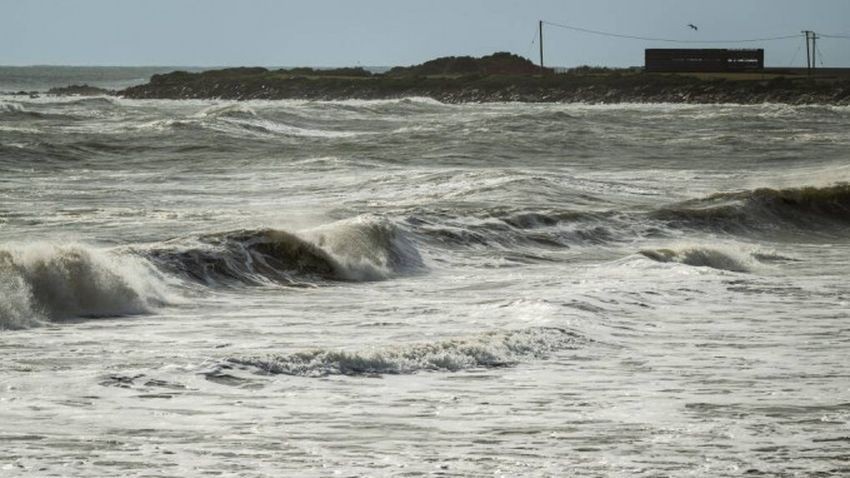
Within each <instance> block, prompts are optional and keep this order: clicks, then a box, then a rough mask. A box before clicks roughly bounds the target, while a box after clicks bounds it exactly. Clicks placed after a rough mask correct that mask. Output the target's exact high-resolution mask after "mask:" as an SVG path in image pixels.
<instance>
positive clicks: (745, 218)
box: [654, 184, 850, 231]
mask: <svg viewBox="0 0 850 478" xmlns="http://www.w3.org/2000/svg"><path fill="white" fill-rule="evenodd" d="M654 216H655V217H656V218H659V219H662V220H669V221H673V222H680V223H685V224H686V225H691V226H698V227H708V228H712V229H720V230H723V231H737V230H753V229H755V230H758V229H775V228H777V227H783V228H788V227H791V228H795V229H804V230H822V229H824V228H827V227H829V226H846V225H848V224H850V185H848V184H837V185H833V186H828V187H821V188H817V187H802V188H788V189H769V188H762V189H755V190H751V191H743V192H735V193H720V194H714V195H712V196H709V197H707V198H703V199H697V200H693V201H686V202H684V203H680V204H678V205H675V206H672V207H669V208H665V209H662V210H659V211H656V213H655V214H654Z"/></svg>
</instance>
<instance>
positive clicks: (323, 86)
mask: <svg viewBox="0 0 850 478" xmlns="http://www.w3.org/2000/svg"><path fill="white" fill-rule="evenodd" d="M50 94H83V95H85V94H115V95H119V96H123V97H126V98H137V99H228V100H280V99H305V100H343V99H392V98H404V97H415V96H418V97H428V98H433V99H435V100H437V101H441V102H444V103H484V102H528V103H542V102H553V103H702V104H706V103H737V104H760V103H785V104H792V105H804V104H824V105H850V76H846V75H845V76H840V75H836V76H831V77H830V76H818V77H815V78H810V77H806V76H800V75H783V74H777V73H770V72H763V73H761V72H757V73H753V72H750V73H744V74H721V75H716V74H715V75H705V74H703V75H699V74H690V75H688V74H653V73H645V72H643V71H642V70H640V69H621V70H618V69H606V68H589V67H584V68H577V69H574V70H571V71H568V72H565V73H558V74H556V73H555V72H554V71H553V70H548V69H547V70H544V71H541V70H540V69H539V68H538V67H537V66H535V65H534V64H533V63H531V62H530V61H529V60H528V59H526V58H523V57H520V56H517V55H512V54H510V53H506V52H499V53H494V54H493V55H489V56H485V57H481V58H473V57H444V58H437V59H434V60H430V61H428V62H425V63H423V64H420V65H414V66H410V67H396V68H393V69H391V70H389V71H387V72H385V73H382V74H374V73H371V72H369V71H367V70H364V69H362V68H339V69H331V70H328V69H324V70H316V69H311V68H292V69H279V70H268V69H266V68H227V69H220V70H208V71H202V72H197V73H189V72H185V71H175V72H171V73H167V74H161V75H153V76H152V77H151V79H150V81H149V82H148V83H146V84H143V85H138V86H133V87H130V88H126V89H124V90H121V91H117V92H110V91H106V90H100V89H97V88H92V87H87V86H85V85H83V86H70V87H66V88H60V89H56V90H52V91H51V92H50Z"/></svg>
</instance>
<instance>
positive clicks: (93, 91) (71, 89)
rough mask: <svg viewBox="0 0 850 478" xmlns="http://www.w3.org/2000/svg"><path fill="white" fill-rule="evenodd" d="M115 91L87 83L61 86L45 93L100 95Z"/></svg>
mask: <svg viewBox="0 0 850 478" xmlns="http://www.w3.org/2000/svg"><path fill="white" fill-rule="evenodd" d="M115 93H116V92H115V91H114V90H107V89H104V88H98V87H96V86H89V85H70V86H61V87H57V88H51V89H49V90H47V94H48V95H53V96H102V95H114V94H115Z"/></svg>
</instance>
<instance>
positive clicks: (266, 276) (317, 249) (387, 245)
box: [147, 217, 423, 285]
mask: <svg viewBox="0 0 850 478" xmlns="http://www.w3.org/2000/svg"><path fill="white" fill-rule="evenodd" d="M147 255H148V257H150V258H151V259H152V260H153V261H154V262H156V263H157V264H158V265H160V266H162V267H164V268H166V269H169V270H171V271H174V272H177V273H179V274H180V275H182V276H184V277H188V278H190V279H193V280H196V281H200V282H202V283H204V284H208V285H214V284H226V283H228V282H238V283H244V284H249V285H258V284H262V283H266V282H275V283H281V284H288V285H298V284H300V283H301V281H302V280H310V279H319V280H343V281H375V280H383V279H388V278H390V277H393V276H395V275H397V274H401V273H404V272H406V271H410V270H414V269H417V268H419V267H422V265H423V264H422V258H421V256H420V255H419V251H418V250H417V248H416V246H415V244H414V243H413V242H412V241H411V240H410V239H408V238H407V236H406V235H405V234H404V233H403V231H401V230H400V229H399V228H398V227H396V226H395V225H394V224H393V223H391V222H389V221H386V220H383V219H380V218H374V217H360V218H355V219H352V220H348V221H340V222H337V223H333V224H331V225H328V226H324V227H321V228H317V229H313V230H308V231H304V232H302V233H299V234H294V233H291V232H288V231H283V230H276V229H259V230H241V231H232V232H225V233H218V234H208V235H204V236H200V237H198V238H195V239H194V240H193V244H192V245H190V246H185V245H183V244H180V243H179V242H178V243H176V244H173V245H172V247H168V248H159V249H154V250H151V251H149V252H148V253H147Z"/></svg>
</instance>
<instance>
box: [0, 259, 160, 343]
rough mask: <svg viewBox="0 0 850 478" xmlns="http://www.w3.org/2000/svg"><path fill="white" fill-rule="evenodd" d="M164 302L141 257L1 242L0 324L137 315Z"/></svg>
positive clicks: (0, 326)
mask: <svg viewBox="0 0 850 478" xmlns="http://www.w3.org/2000/svg"><path fill="white" fill-rule="evenodd" d="M165 302H166V296H165V293H164V292H163V287H162V284H161V282H160V281H159V279H158V277H157V275H156V273H155V272H154V271H153V270H152V269H151V268H150V267H149V266H148V265H146V264H144V263H143V262H142V261H141V260H139V259H137V258H133V257H130V256H123V255H119V254H114V253H110V252H106V251H101V250H98V249H95V248H91V247H87V246H83V245H62V246H58V245H53V244H46V243H45V244H35V245H27V246H3V247H0V329H3V328H6V329H13V328H24V327H28V326H32V325H37V324H38V323H41V322H44V321H51V320H62V319H69V318H75V317H105V316H120V315H131V314H141V313H145V312H149V311H150V310H151V309H152V308H153V307H154V306H156V305H161V304H163V303H165Z"/></svg>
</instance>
